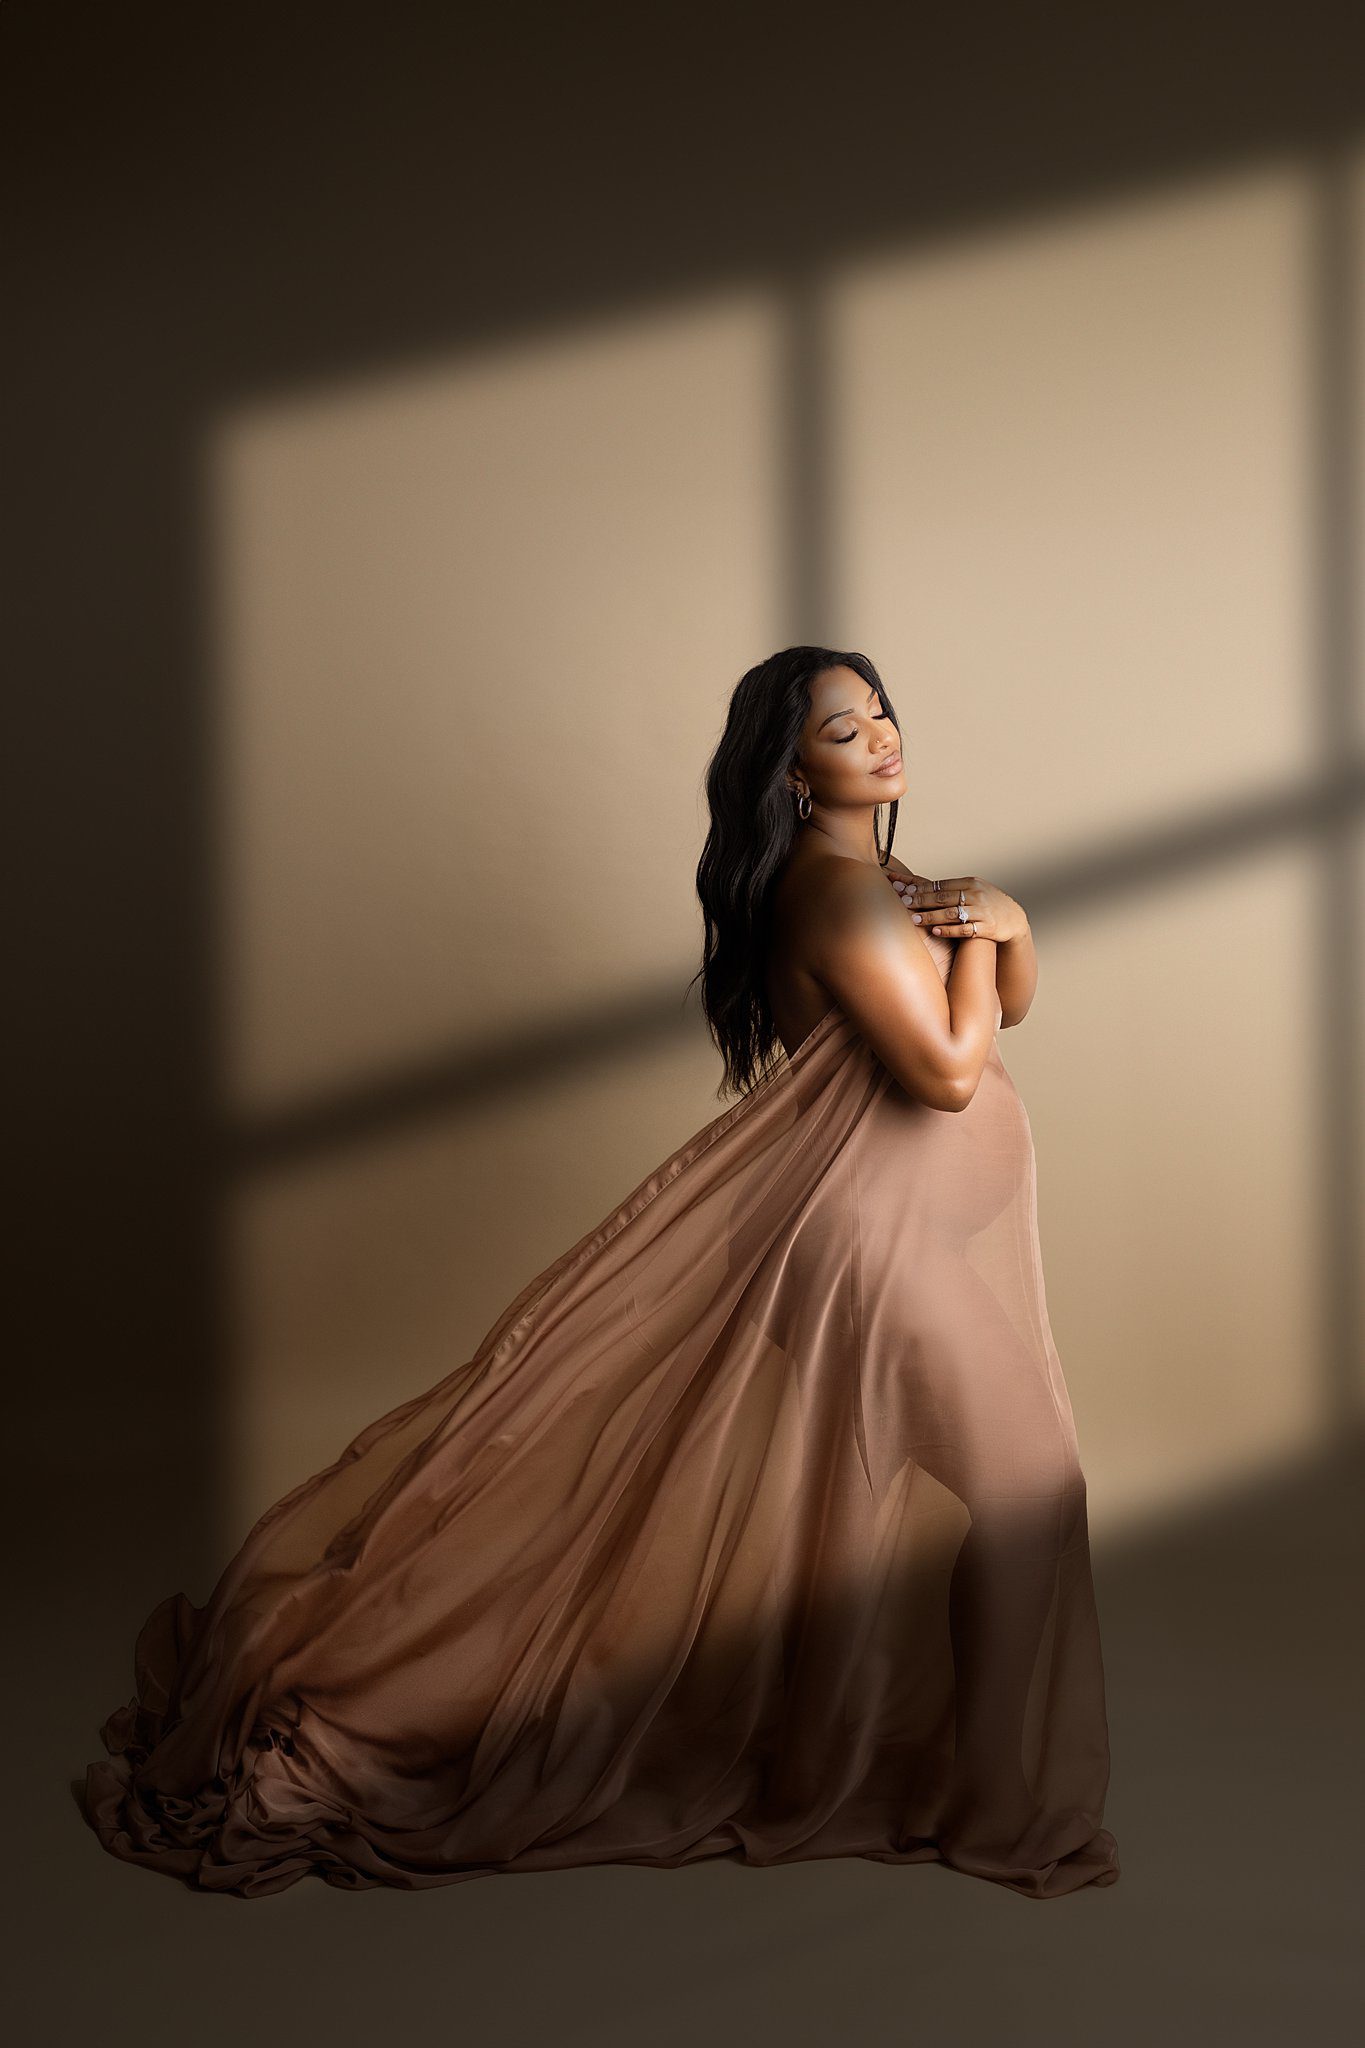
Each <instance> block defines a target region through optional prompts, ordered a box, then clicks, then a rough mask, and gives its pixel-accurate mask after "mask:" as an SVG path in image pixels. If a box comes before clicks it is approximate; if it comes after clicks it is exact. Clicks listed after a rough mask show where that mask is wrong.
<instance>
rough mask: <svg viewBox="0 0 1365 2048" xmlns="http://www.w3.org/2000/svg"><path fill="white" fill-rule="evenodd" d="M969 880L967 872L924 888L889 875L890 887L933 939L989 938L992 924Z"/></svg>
mask: <svg viewBox="0 0 1365 2048" xmlns="http://www.w3.org/2000/svg"><path fill="white" fill-rule="evenodd" d="M971 882H972V878H971V876H970V875H968V876H965V877H964V878H963V879H962V880H961V881H952V880H947V881H943V882H940V883H938V884H937V886H936V887H934V888H927V887H922V886H919V885H917V884H916V883H914V882H908V881H906V879H905V877H904V876H903V875H893V876H892V877H891V884H892V887H893V888H894V889H895V891H896V894H897V895H898V896H899V897H900V899H901V902H902V903H903V904H904V905H905V907H906V909H907V910H908V911H909V912H910V914H911V917H912V918H913V920H914V922H915V923H916V924H918V925H922V926H923V927H924V929H925V931H927V932H931V933H932V934H933V935H934V937H935V938H946V939H971V938H977V939H984V938H991V937H993V936H994V931H995V926H994V923H993V921H992V919H991V918H990V917H989V916H988V915H987V914H986V913H985V911H984V910H983V908H982V905H981V903H980V901H979V897H980V890H979V889H977V888H973V887H972V886H971ZM959 898H965V901H959Z"/></svg>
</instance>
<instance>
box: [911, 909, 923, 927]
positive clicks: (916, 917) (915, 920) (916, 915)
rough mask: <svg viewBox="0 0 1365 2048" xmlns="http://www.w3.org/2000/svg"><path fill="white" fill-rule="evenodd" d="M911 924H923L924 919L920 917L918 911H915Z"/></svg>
mask: <svg viewBox="0 0 1365 2048" xmlns="http://www.w3.org/2000/svg"><path fill="white" fill-rule="evenodd" d="M910 922H911V924H923V923H924V919H923V918H922V917H921V916H920V914H919V912H918V911H915V913H914V915H913V916H912V917H911V919H910Z"/></svg>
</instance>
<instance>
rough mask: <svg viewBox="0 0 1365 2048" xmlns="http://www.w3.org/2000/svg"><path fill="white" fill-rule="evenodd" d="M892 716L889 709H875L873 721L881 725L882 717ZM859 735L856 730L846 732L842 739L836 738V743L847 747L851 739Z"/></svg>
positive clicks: (838, 745)
mask: <svg viewBox="0 0 1365 2048" xmlns="http://www.w3.org/2000/svg"><path fill="white" fill-rule="evenodd" d="M890 716H891V713H890V712H889V711H874V712H873V714H872V722H873V724H874V725H879V724H880V723H881V721H882V719H884V718H889V717H890ZM857 737H858V735H857V733H856V732H846V733H845V734H844V736H843V738H842V739H841V740H836V741H835V742H834V744H835V746H836V747H846V746H848V744H849V743H850V741H852V740H856V739H857Z"/></svg>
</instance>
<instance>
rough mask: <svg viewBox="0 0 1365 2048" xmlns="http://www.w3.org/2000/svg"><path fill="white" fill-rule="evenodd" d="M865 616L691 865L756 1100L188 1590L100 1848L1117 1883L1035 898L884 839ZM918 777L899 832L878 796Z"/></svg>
mask: <svg viewBox="0 0 1365 2048" xmlns="http://www.w3.org/2000/svg"><path fill="white" fill-rule="evenodd" d="M900 749H901V734H900V730H899V727H898V724H897V721H896V717H895V713H894V712H893V710H892V707H891V704H890V702H889V700H888V698H887V695H886V692H885V690H884V689H883V687H882V684H881V681H880V679H879V677H878V675H877V672H876V670H875V669H874V667H873V666H872V664H871V662H869V661H868V660H867V659H866V657H864V656H862V655H859V654H840V653H836V652H833V651H832V650H830V649H826V648H815V647H796V648H790V649H788V650H786V651H785V652H783V653H780V654H777V655H774V656H773V657H772V658H771V659H770V660H768V661H765V662H763V663H761V664H760V665H759V666H758V667H756V668H754V669H751V670H750V671H749V672H748V674H746V675H745V676H744V677H743V678H742V679H741V681H740V682H739V684H738V685H737V686H736V688H735V691H734V693H733V696H732V698H731V702H730V706H729V713H728V717H727V721H726V726H725V730H724V733H723V735H722V737H721V739H720V742H719V744H718V746H717V748H716V751H715V755H714V758H713V759H712V762H711V765H710V769H709V773H708V779H707V790H708V797H709V801H710V809H711V825H710V831H709V833H708V836H707V840H706V846H705V850H704V852H703V855H702V858H701V862H700V866H699V868H698V872H697V886H698V891H699V894H700V896H701V902H702V908H703V912H704V918H705V949H704V958H703V965H702V967H701V969H700V979H701V982H702V992H703V1001H704V1007H705V1010H706V1015H707V1019H708V1022H709V1025H710V1029H711V1032H712V1035H713V1038H714V1040H715V1042H716V1044H717V1046H718V1047H719V1049H720V1051H721V1053H722V1055H723V1057H724V1063H725V1078H724V1081H723V1083H722V1087H727V1086H728V1087H729V1088H730V1089H731V1090H732V1091H735V1092H737V1093H738V1095H739V1099H738V1101H736V1102H735V1103H734V1104H733V1105H732V1106H731V1107H730V1108H729V1109H727V1110H725V1111H724V1113H723V1114H721V1115H720V1116H718V1117H717V1118H716V1119H715V1120H714V1121H713V1122H711V1123H710V1124H708V1125H707V1126H706V1127H705V1128H704V1129H703V1130H701V1131H699V1132H697V1133H696V1135H695V1136H693V1137H692V1138H690V1139H689V1140H688V1141H687V1143H686V1144H684V1145H683V1146H681V1147H680V1149H679V1150H677V1151H676V1152H674V1153H673V1154H672V1155H671V1156H670V1157H669V1158H668V1159H666V1160H665V1161H664V1162H663V1163H662V1164H661V1165H660V1166H658V1167H657V1168H656V1169H655V1171H654V1172H653V1173H651V1174H650V1175H649V1176H648V1178H647V1179H646V1180H644V1181H642V1182H641V1184H640V1185H639V1187H637V1188H636V1189H635V1190H634V1192H633V1193H631V1194H630V1195H629V1196H628V1197H627V1198H626V1199H625V1200H624V1201H623V1202H622V1203H621V1204H620V1206H619V1207H618V1208H617V1209H615V1210H614V1211H613V1213H612V1214H611V1215H610V1216H608V1217H606V1218H605V1220H604V1221H603V1222H601V1223H600V1224H599V1225H598V1226H597V1227H596V1228H595V1229H593V1230H591V1231H590V1232H589V1233H588V1234H587V1235H586V1236H585V1237H583V1238H582V1239H580V1241H579V1242H578V1243H577V1244H576V1245H574V1246H572V1247H571V1248H570V1249H569V1250H567V1251H565V1252H564V1253H563V1254H562V1255H561V1256H560V1257H559V1258H558V1259H557V1260H556V1261H555V1262H554V1264H553V1265H551V1266H549V1267H548V1268H547V1269H546V1270H545V1271H544V1272H543V1273H541V1274H539V1275H538V1276H537V1277H536V1278H535V1279H534V1280H532V1281H531V1282H530V1283H529V1284H528V1285H527V1286H526V1287H525V1288H524V1289H523V1291H522V1292H521V1294H520V1295H518V1297H517V1298H516V1300H515V1301H513V1302H512V1303H511V1304H510V1305H509V1306H508V1307H507V1309H506V1310H505V1311H504V1313H503V1315H502V1316H501V1317H500V1319H499V1320H498V1322H497V1323H496V1324H495V1325H494V1327H493V1328H492V1329H491V1330H490V1331H489V1333H488V1335H487V1336H486V1337H485V1338H484V1340H483V1342H482V1344H481V1345H480V1346H479V1348H478V1350H477V1351H476V1352H475V1353H474V1355H473V1357H472V1358H469V1359H467V1360H465V1361H463V1362H461V1363H460V1364H458V1365H457V1366H455V1368H454V1369H453V1370H452V1371H451V1372H450V1373H449V1374H448V1375H447V1376H446V1377H445V1378H444V1379H442V1380H441V1381H440V1382H439V1383H438V1384H437V1385H436V1386H434V1387H432V1388H430V1389H429V1390H428V1391H427V1392H425V1393H422V1394H419V1395H417V1396H416V1397H415V1398H413V1399H410V1400H408V1401H405V1402H403V1403H402V1404H401V1405H400V1406H398V1407H396V1408H394V1409H392V1410H391V1411H390V1412H389V1413H388V1414H386V1415H383V1416H381V1417H380V1418H379V1419H378V1420H377V1421H375V1422H372V1423H371V1424H370V1425H369V1427H368V1428H366V1429H365V1430H363V1431H362V1432H361V1434H360V1435H359V1436H358V1437H356V1439H355V1440H354V1442H353V1443H351V1444H350V1445H349V1446H348V1447H347V1448H346V1449H345V1450H344V1451H343V1452H342V1453H341V1455H340V1456H339V1457H338V1458H337V1459H336V1460H335V1462H334V1463H333V1464H331V1465H329V1466H327V1467H326V1469H325V1470H323V1471H321V1472H319V1473H317V1474H315V1475H314V1476H313V1477H312V1478H309V1479H305V1480H304V1481H303V1482H302V1483H301V1484H300V1485H298V1486H296V1487H295V1488H294V1489H293V1491H292V1492H291V1493H289V1494H287V1495H286V1496H285V1497H284V1498H283V1499H282V1500H280V1501H278V1502H277V1503H276V1504H275V1505H274V1506H273V1507H272V1508H270V1509H269V1510H268V1511H267V1512H266V1513H265V1514H264V1515H263V1516H262V1517H261V1519H260V1520H259V1521H258V1522H257V1523H256V1525H255V1527H254V1528H253V1529H252V1530H251V1531H250V1532H249V1534H248V1535H247V1536H246V1538H245V1540H244V1542H243V1544H242V1546H241V1548H240V1549H239V1551H238V1552H237V1554H236V1556H235V1557H234V1558H232V1560H231V1561H230V1562H229V1563H228V1564H227V1566H226V1568H225V1569H224V1571H223V1573H222V1575H221V1577H220V1578H219V1580H218V1583H217V1585H216V1586H215V1587H214V1589H213V1592H212V1594H211V1595H210V1597H209V1599H208V1601H207V1603H206V1605H205V1606H204V1607H202V1608H196V1607H194V1606H193V1605H192V1604H191V1603H190V1602H189V1600H188V1599H187V1598H186V1597H185V1595H184V1594H183V1593H180V1594H174V1595H172V1596H171V1597H170V1598H168V1599H166V1600H165V1601H163V1602H162V1603H161V1605H160V1606H159V1607H157V1608H156V1610H155V1611H154V1612H153V1614H152V1615H151V1616H150V1617H149V1619H148V1620H147V1622H146V1623H145V1624H144V1626H143V1628H142V1631H141V1633H140V1635H139V1637H138V1640H137V1645H136V1652H135V1674H136V1684H137V1694H136V1697H134V1698H133V1699H132V1700H131V1701H129V1703H128V1704H127V1705H126V1706H125V1707H123V1708H121V1709H119V1710H118V1711H117V1712H115V1713H114V1714H113V1715H111V1716H110V1718H109V1720H108V1721H107V1722H106V1723H105V1725H104V1727H103V1729H102V1731H101V1734H102V1739H103V1743H104V1747H105V1749H106V1751H107V1752H108V1755H107V1757H106V1758H105V1759H102V1760H101V1761H99V1762H97V1763H92V1764H91V1765H90V1766H89V1769H88V1771H87V1774H86V1782H85V1792H84V1806H85V1813H86V1817H87V1818H88V1820H89V1821H90V1823H91V1825H92V1826H93V1827H94V1828H95V1830H96V1831H97V1832H98V1834H99V1837H100V1839H101V1840H102V1841H103V1843H104V1845H105V1847H106V1848H107V1849H109V1850H110V1851H112V1853H113V1854H114V1855H116V1856H119V1857H122V1858H124V1859H125V1860H127V1861H128V1862H133V1863H143V1864H146V1865H149V1866H151V1867H152V1868H154V1869H159V1870H162V1871H165V1872H168V1873H170V1874H172V1875H175V1876H177V1877H180V1878H182V1879H184V1880H186V1881H188V1882H190V1883H192V1884H194V1885H196V1886H198V1887H201V1888H204V1889H208V1890H216V1891H226V1892H236V1893H239V1894H242V1895H245V1896H248V1897H252V1896H256V1895H259V1894H263V1893H267V1892H273V1891H278V1890H280V1889H282V1888H283V1887H284V1886H286V1885H290V1884H293V1883H294V1882H296V1881H297V1880H298V1879H299V1878H302V1877H304V1876H306V1875H308V1874H310V1873H312V1874H316V1875H318V1876H320V1877H322V1878H323V1879H324V1880H325V1881H326V1882H327V1883H329V1884H333V1885H339V1886H348V1887H352V1888H360V1887H365V1886H372V1885H379V1884H384V1885H390V1886H400V1887H409V1888H414V1887H418V1886H426V1885H436V1884H450V1883H455V1882H458V1881H459V1880H461V1879H465V1878H470V1877H475V1876H478V1875H481V1874H484V1873H487V1872H492V1871H516V1870H546V1869H551V1868H556V1867H564V1866H569V1865H582V1864H589V1863H603V1862H613V1863H638V1864H647V1865H656V1866H657V1865H677V1864H682V1863H687V1862H691V1861H694V1860H696V1859H699V1858H703V1857H716V1856H730V1857H735V1858H738V1859H740V1860H742V1861H744V1862H748V1863H753V1864H773V1863H785V1862H791V1861H795V1860H798V1859H804V1858H811V1857H827V1856H865V1857H872V1858H875V1859H877V1860H879V1861H882V1862H887V1863H923V1862H941V1863H944V1864H946V1865H948V1866H949V1867H951V1868H952V1869H955V1870H958V1871H963V1872H966V1873H968V1874H970V1875H973V1876H976V1877H980V1878H985V1879H988V1880H991V1881H993V1882H995V1883H998V1884H1001V1885H1005V1886H1008V1887H1010V1888H1011V1889H1013V1890H1014V1891H1016V1892H1019V1893H1021V1894H1023V1895H1024V1896H1026V1897H1030V1898H1035V1899H1043V1898H1052V1897H1056V1896H1058V1895H1060V1894H1063V1893H1067V1892H1072V1891H1075V1890H1078V1889H1079V1888H1081V1887H1082V1886H1087V1885H1106V1884H1112V1883H1113V1882H1114V1881H1115V1880H1116V1878H1117V1877H1118V1874H1119V1863H1118V1855H1117V1850H1116V1846H1115V1842H1114V1838H1113V1836H1112V1834H1110V1832H1109V1831H1108V1830H1107V1829H1106V1828H1105V1827H1104V1826H1103V1824H1102V1823H1103V1808H1104V1799H1105V1793H1106V1789H1107V1783H1108V1776H1109V1745H1108V1732H1107V1725H1106V1716H1105V1696H1104V1678H1103V1670H1102V1664H1101V1655H1100V1639H1099V1628H1098V1621H1097V1616H1096V1608H1095V1598H1094V1589H1093V1584H1092V1578H1091V1561H1090V1549H1089V1536H1088V1527H1087V1520H1086V1489H1085V1481H1084V1478H1083V1476H1082V1471H1081V1465H1080V1461H1079V1456H1078V1451H1077V1441H1076V1430H1075V1424H1074V1421H1073V1417H1072V1412H1071V1406H1070V1402H1069V1399H1068V1396H1067V1390H1066V1384H1065V1381H1064V1379H1063V1376H1062V1367H1061V1362H1060V1360H1059V1358H1058V1356H1057V1352H1056V1348H1055V1346H1054V1344H1053V1340H1052V1334H1051V1331H1050V1328H1049V1325H1048V1317H1047V1308H1046V1303H1045V1298H1044V1289H1043V1273H1042V1265H1041V1260H1040V1256H1039V1246H1038V1234H1037V1211H1036V1199H1035V1170H1034V1155H1033V1145H1032V1138H1031V1134H1030V1130H1029V1123H1028V1118H1027V1115H1026V1113H1025V1110H1024V1106H1023V1104H1022V1102H1021V1101H1020V1098H1019V1096H1018V1094H1017V1092H1016V1090H1015V1088H1014V1085H1013V1083H1012V1082H1011V1080H1010V1078H1009V1075H1008V1074H1007V1072H1006V1070H1005V1067H1004V1064H1003V1062H1002V1060H1001V1057H1000V1053H999V1049H998V1046H997V1042H996V1040H997V1032H998V1031H999V1029H1000V1028H1001V1027H1002V1026H1007V1025H1012V1024H1017V1023H1018V1022H1019V1021H1020V1019H1021V1018H1022V1017H1023V1015H1024V1014H1025V1012H1026V1011H1027V1009H1028V1006H1029V1003H1030V1001H1031V999H1032V995H1033V990H1034V984H1035V980H1036V972H1037V969H1036V961H1035V956H1034V951H1033V943H1032V939H1031V937H1030V934H1029V927H1028V922H1027V919H1026V917H1025V915H1024V913H1023V911H1022V910H1021V909H1020V906H1019V905H1018V904H1017V903H1016V902H1015V901H1014V900H1013V899H1012V898H1011V897H1009V896H1007V895H1005V894H1004V893H1003V891H1001V890H1000V889H998V888H995V887H993V886H991V885H990V884H988V883H985V882H980V881H978V880H977V879H976V878H975V877H973V876H961V877H951V878H946V879H945V878H938V879H930V878H927V877H924V876H920V875H917V874H915V873H913V872H912V871H911V870H910V869H909V868H907V867H905V866H904V865H903V864H902V863H901V862H900V861H898V860H893V859H892V857H891V854H890V844H891V839H892V836H893V835H894V830H895V821H896V813H897V804H898V799H899V798H900V796H901V795H902V794H903V793H904V791H905V788H906V777H905V769H904V765H903V762H902V757H901V751H900ZM888 802H889V804H890V814H889V819H888V824H887V833H886V845H885V847H884V848H883V846H882V844H881V842H880V839H879V835H878V829H877V821H878V807H879V806H880V805H882V804H885V803H888Z"/></svg>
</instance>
